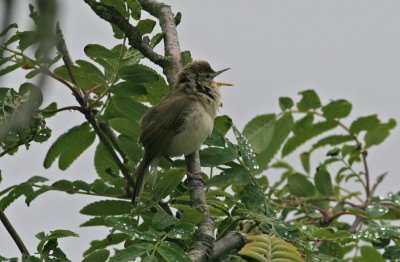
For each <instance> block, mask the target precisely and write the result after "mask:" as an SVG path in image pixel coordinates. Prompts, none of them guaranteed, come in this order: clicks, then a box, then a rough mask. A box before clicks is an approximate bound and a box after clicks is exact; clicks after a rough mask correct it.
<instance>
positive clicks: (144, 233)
mask: <svg viewBox="0 0 400 262" xmlns="http://www.w3.org/2000/svg"><path fill="white" fill-rule="evenodd" d="M106 224H107V225H108V226H111V227H113V229H114V230H119V231H121V232H122V233H125V234H127V235H129V236H130V237H132V238H134V239H141V240H146V241H156V240H158V239H159V238H160V237H161V236H162V234H161V233H160V232H158V231H156V230H154V229H153V228H151V227H150V226H148V227H147V230H145V229H143V227H142V228H138V226H137V225H136V224H133V223H132V221H131V219H129V218H127V217H115V216H114V217H107V218H106Z"/></svg>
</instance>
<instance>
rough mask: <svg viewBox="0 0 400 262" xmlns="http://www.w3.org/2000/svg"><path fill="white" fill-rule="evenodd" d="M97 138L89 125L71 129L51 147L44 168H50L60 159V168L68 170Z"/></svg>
mask: <svg viewBox="0 0 400 262" xmlns="http://www.w3.org/2000/svg"><path fill="white" fill-rule="evenodd" d="M95 137H96V135H95V134H94V132H93V131H91V128H90V125H89V124H88V123H83V124H82V125H79V126H75V127H73V128H71V129H70V130H68V131H67V132H66V133H64V134H62V135H61V136H60V137H58V138H57V140H56V141H55V142H54V143H53V144H52V145H51V147H50V149H49V151H48V152H47V154H46V157H45V160H44V164H43V165H44V167H45V168H49V167H50V166H51V164H52V163H53V162H54V160H56V159H57V158H59V160H58V166H59V168H60V169H61V170H65V169H67V168H68V167H69V166H70V165H71V164H72V163H73V162H74V161H75V159H77V158H78V157H79V155H80V154H82V153H83V151H85V150H86V149H87V148H88V147H89V146H90V145H91V144H92V143H93V141H94V139H95Z"/></svg>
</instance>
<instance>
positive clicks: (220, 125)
mask: <svg viewBox="0 0 400 262" xmlns="http://www.w3.org/2000/svg"><path fill="white" fill-rule="evenodd" d="M231 127H232V119H231V118H230V117H229V116H227V115H223V116H217V117H216V118H215V120H214V128H216V129H217V130H218V131H219V132H220V133H221V134H222V135H223V136H225V135H226V133H227V132H228V131H229V129H230V128H231Z"/></svg>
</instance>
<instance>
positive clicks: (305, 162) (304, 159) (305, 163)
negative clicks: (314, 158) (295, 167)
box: [300, 152, 310, 173]
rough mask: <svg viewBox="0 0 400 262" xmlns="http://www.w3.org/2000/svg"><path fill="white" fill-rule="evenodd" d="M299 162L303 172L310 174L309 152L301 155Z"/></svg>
mask: <svg viewBox="0 0 400 262" xmlns="http://www.w3.org/2000/svg"><path fill="white" fill-rule="evenodd" d="M300 161H301V165H302V166H303V169H304V171H306V172H307V173H309V172H310V153H309V152H303V153H301V154H300Z"/></svg>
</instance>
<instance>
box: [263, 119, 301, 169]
mask: <svg viewBox="0 0 400 262" xmlns="http://www.w3.org/2000/svg"><path fill="white" fill-rule="evenodd" d="M293 122H294V120H293V116H292V115H291V114H290V113H285V114H284V115H283V116H282V117H281V118H279V119H278V120H277V121H276V123H275V131H274V134H273V137H272V139H271V143H270V144H269V145H268V147H267V148H266V149H265V150H264V151H263V152H261V153H260V154H258V155H257V157H256V159H257V163H258V165H259V166H260V168H261V170H264V169H266V168H267V167H268V164H269V162H270V161H271V160H272V158H273V157H274V156H275V155H276V153H277V152H278V151H279V149H280V148H281V146H282V144H283V142H285V140H286V138H287V137H288V136H289V134H290V132H291V131H292V128H293Z"/></svg>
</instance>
